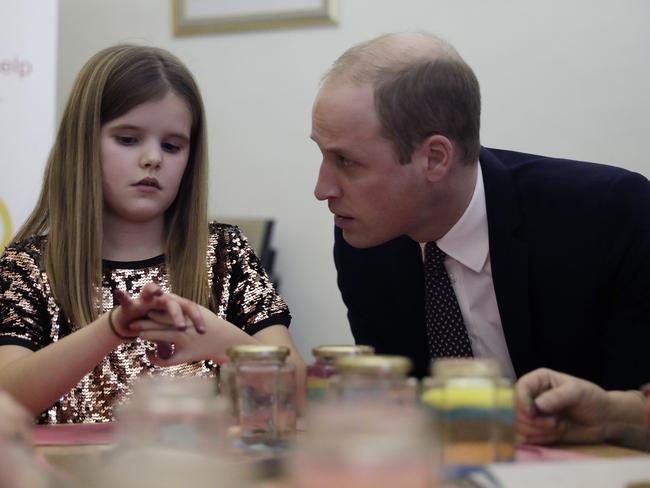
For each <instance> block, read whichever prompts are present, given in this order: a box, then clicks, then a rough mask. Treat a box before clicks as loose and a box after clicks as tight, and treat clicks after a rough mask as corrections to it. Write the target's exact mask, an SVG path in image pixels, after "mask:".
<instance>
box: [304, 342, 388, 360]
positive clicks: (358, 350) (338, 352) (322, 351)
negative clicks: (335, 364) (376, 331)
mask: <svg viewBox="0 0 650 488" xmlns="http://www.w3.org/2000/svg"><path fill="white" fill-rule="evenodd" d="M311 353H312V354H313V355H314V357H315V358H320V359H334V358H339V357H341V356H367V355H370V354H374V353H375V348H374V347H372V346H361V345H357V346H318V347H315V348H313V349H312V350H311Z"/></svg>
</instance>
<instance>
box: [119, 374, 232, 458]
mask: <svg viewBox="0 0 650 488" xmlns="http://www.w3.org/2000/svg"><path fill="white" fill-rule="evenodd" d="M116 417H117V420H118V422H117V428H116V440H117V442H118V443H119V444H120V445H121V447H122V448H131V447H135V448H139V447H148V446H157V447H169V448H174V449H183V450H187V451H215V450H219V449H221V448H222V447H223V442H224V439H225V434H226V430H227V426H228V424H229V423H230V419H229V416H228V406H227V404H226V403H224V402H223V400H222V399H220V398H218V397H217V396H216V392H215V387H214V381H213V380H212V379H209V378H198V377H185V378H183V377H174V378H170V377H164V376H154V377H145V378H141V379H139V380H138V381H137V382H136V383H135V384H134V385H133V392H132V394H131V396H130V398H129V401H128V402H126V403H125V404H123V405H121V406H120V407H119V408H118V409H117V413H116Z"/></svg>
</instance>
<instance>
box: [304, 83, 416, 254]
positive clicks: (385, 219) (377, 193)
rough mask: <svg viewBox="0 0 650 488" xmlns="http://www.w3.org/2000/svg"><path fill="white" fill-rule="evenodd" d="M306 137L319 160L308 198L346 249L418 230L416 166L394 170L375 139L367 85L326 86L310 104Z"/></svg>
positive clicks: (392, 159) (385, 145)
mask: <svg viewBox="0 0 650 488" xmlns="http://www.w3.org/2000/svg"><path fill="white" fill-rule="evenodd" d="M311 137H312V139H313V140H314V141H315V142H316V144H318V147H319V148H320V150H321V152H322V154H323V161H322V163H321V166H320V172H319V174H318V181H317V182H316V188H315V190H314V195H315V196H316V198H317V199H318V200H327V204H328V206H329V209H330V211H331V212H332V213H333V214H334V223H335V224H336V225H337V226H338V227H340V228H341V229H342V231H343V237H344V238H345V240H346V241H347V242H348V243H349V244H350V245H352V246H354V247H360V248H365V247H372V246H376V245H379V244H382V243H384V242H386V241H388V240H390V239H393V238H395V237H397V236H400V235H403V234H411V233H412V232H413V231H414V230H415V229H417V228H418V226H421V225H422V222H421V219H422V214H423V212H422V210H423V205H425V201H426V199H425V195H426V189H427V188H426V178H425V176H424V174H423V173H424V172H423V165H422V161H418V160H414V161H412V162H411V163H409V164H406V165H401V164H399V161H398V159H397V156H396V154H395V151H394V148H393V145H392V143H391V142H390V141H389V140H388V139H386V138H385V137H383V136H382V135H381V128H380V123H379V119H378V117H377V113H376V111H375V107H374V97H373V88H372V86H371V85H362V86H356V85H353V84H346V83H344V82H340V83H332V82H326V84H325V85H324V86H323V88H322V89H321V90H320V92H319V94H318V97H317V98H316V101H315V102H314V107H313V111H312V133H311ZM416 163H417V164H416Z"/></svg>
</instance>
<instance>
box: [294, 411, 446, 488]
mask: <svg viewBox="0 0 650 488" xmlns="http://www.w3.org/2000/svg"><path fill="white" fill-rule="evenodd" d="M387 419H390V421H387ZM307 423H308V426H307V429H306V433H305V434H304V435H303V436H301V437H300V438H299V439H298V445H297V446H296V449H294V451H293V453H292V455H291V458H290V463H289V473H290V478H291V481H292V484H291V486H299V487H301V488H331V487H337V488H394V487H396V486H408V487H412V488H430V487H432V486H438V485H437V483H436V482H437V480H438V479H439V470H440V457H439V455H438V452H437V450H436V443H435V438H434V437H433V436H432V435H430V434H429V432H428V427H427V424H426V421H425V420H424V419H423V417H422V412H421V411H420V410H419V409H417V408H416V406H415V405H395V404H391V403H386V402H373V403H370V404H363V403H361V404H356V403H352V404H340V403H328V402H326V403H322V404H319V405H315V406H314V408H313V409H311V410H310V412H309V416H308V417H307Z"/></svg>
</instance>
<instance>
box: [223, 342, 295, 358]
mask: <svg viewBox="0 0 650 488" xmlns="http://www.w3.org/2000/svg"><path fill="white" fill-rule="evenodd" d="M226 354H227V355H228V357H229V358H230V360H231V361H240V360H242V359H244V360H253V361H260V360H269V359H272V360H277V361H284V360H285V359H286V358H287V356H288V355H289V348H288V347H285V346H268V345H262V344H245V345H241V346H232V347H229V348H228V350H227V351H226Z"/></svg>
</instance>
